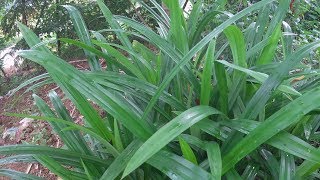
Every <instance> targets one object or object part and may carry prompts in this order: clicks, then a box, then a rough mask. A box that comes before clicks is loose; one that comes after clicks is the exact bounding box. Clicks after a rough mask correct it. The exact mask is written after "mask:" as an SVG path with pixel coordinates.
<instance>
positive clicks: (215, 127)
mask: <svg viewBox="0 0 320 180" xmlns="http://www.w3.org/2000/svg"><path fill="white" fill-rule="evenodd" d="M151 2H152V6H148V5H146V4H144V3H143V1H140V3H141V6H143V7H144V8H146V10H147V11H148V12H149V13H150V15H152V16H153V17H154V18H155V20H156V21H157V23H158V28H157V30H158V31H157V32H155V31H153V30H152V29H151V28H149V27H147V26H146V25H144V24H141V23H139V22H137V21H135V20H132V19H130V18H127V17H123V16H115V15H113V14H112V13H111V12H110V10H109V9H108V7H107V6H106V5H105V4H104V3H103V1H102V0H97V3H98V5H99V7H100V9H101V11H102V13H103V15H104V16H105V18H106V20H107V22H108V23H109V25H110V26H111V29H110V30H109V31H112V32H114V33H115V34H116V35H117V37H118V38H119V40H120V42H121V44H114V43H110V42H108V41H106V38H105V37H104V36H103V35H102V34H101V33H100V32H99V31H95V32H92V34H89V31H88V30H87V27H86V25H85V23H84V22H83V20H82V18H81V16H80V13H79V11H77V10H76V8H74V7H72V6H64V7H65V8H66V9H67V10H68V12H69V13H70V15H71V17H72V18H71V19H72V20H73V24H75V25H76V26H75V28H76V31H77V33H78V37H79V39H80V40H73V39H66V38H62V39H60V40H61V41H63V42H66V43H70V44H73V45H76V46H78V47H81V48H83V50H84V52H85V54H86V55H87V58H88V63H89V65H90V68H91V70H90V71H79V70H77V69H75V68H74V67H73V66H71V65H70V64H68V63H67V62H66V61H64V60H63V59H61V58H59V57H57V56H56V55H54V54H53V53H52V52H50V50H49V49H48V48H47V47H46V46H44V45H43V44H42V43H41V41H40V39H39V38H38V37H37V36H36V35H35V34H34V33H32V31H31V30H30V29H28V28H27V27H26V26H24V25H23V24H19V28H20V30H21V32H22V34H23V36H24V38H25V40H26V42H27V43H28V44H29V46H30V47H31V50H24V51H21V52H20V53H19V54H20V55H21V56H22V57H24V58H27V59H30V60H32V61H34V62H36V63H39V64H40V65H41V66H43V67H44V68H45V69H46V70H47V72H48V73H47V74H43V75H41V76H38V77H36V78H33V79H30V80H29V81H27V82H26V83H24V84H22V85H21V86H20V87H19V88H21V87H23V86H25V85H27V84H32V83H34V82H35V84H33V85H32V86H31V87H30V88H31V89H32V87H35V86H39V85H42V84H46V83H53V82H54V83H56V84H57V85H58V86H59V87H60V88H61V89H62V90H63V92H64V94H65V98H68V99H70V100H71V101H72V102H73V103H74V105H75V106H76V107H77V108H78V110H79V111H80V113H81V114H82V115H83V116H84V121H85V123H84V124H85V125H83V126H80V125H77V124H75V123H74V122H73V120H72V118H71V117H70V115H69V114H68V111H67V110H66V108H65V107H64V106H63V103H62V100H61V99H60V98H59V96H58V95H57V94H56V93H55V92H54V91H52V92H50V93H49V97H50V100H51V102H52V105H53V109H50V107H49V106H48V105H47V104H46V103H45V102H44V101H43V100H42V99H41V98H40V97H38V96H37V95H36V94H34V95H33V97H34V99H35V104H36V106H37V107H38V108H39V109H40V111H41V112H42V115H43V116H28V117H31V118H34V119H38V120H45V121H48V122H50V124H51V126H52V127H53V129H54V130H55V132H56V133H57V134H58V135H59V136H60V138H61V140H62V141H63V142H64V144H65V147H64V148H61V149H56V148H52V147H46V146H39V145H30V144H27V145H26V144H24V145H14V146H3V147H0V154H1V155H9V154H10V155H12V154H14V155H13V156H8V157H6V158H3V159H2V162H4V163H5V162H16V161H23V162H40V163H41V164H43V165H44V166H46V167H47V168H49V169H50V170H51V171H52V172H54V173H55V174H57V175H58V176H60V177H62V178H63V179H99V178H100V179H119V178H121V177H122V178H128V179H167V178H170V179H221V178H223V179H295V178H296V179H306V178H316V177H319V172H318V169H319V168H320V165H319V164H320V151H319V149H318V148H317V147H318V142H319V130H318V128H319V126H320V123H319V117H320V116H319V109H318V108H319V106H320V105H319V103H318V102H319V101H320V88H319V87H318V82H319V80H320V79H319V77H318V75H319V69H312V68H314V67H311V69H310V67H308V66H306V65H305V64H303V63H301V61H308V60H310V61H311V60H314V59H312V58H313V57H310V56H308V55H309V53H310V52H313V51H316V50H317V49H318V48H319V47H320V42H319V41H316V42H312V43H307V44H305V45H303V46H300V47H293V43H292V42H293V37H294V36H292V35H291V33H290V32H289V31H290V29H291V28H290V25H289V24H288V23H286V22H284V21H283V20H284V19H285V17H286V15H287V12H288V11H289V6H290V1H287V0H284V1H279V2H277V1H272V0H262V1H259V2H256V3H254V4H252V5H250V6H248V7H246V8H244V9H243V10H241V11H240V12H238V13H236V14H234V15H231V14H230V13H226V12H225V11H223V12H222V11H220V10H217V9H215V8H214V7H213V9H211V10H209V11H202V10H201V9H202V5H203V2H202V1H197V2H196V3H194V4H193V9H192V11H191V12H190V13H189V14H184V13H183V9H182V8H181V7H180V5H179V1H178V0H165V1H164V3H165V4H166V7H168V9H169V14H170V16H169V15H168V14H167V13H166V12H165V10H164V9H163V8H162V6H160V5H159V4H158V3H157V2H156V1H155V0H151ZM219 8H220V7H219ZM257 11H259V13H258V14H256V16H257V17H256V18H248V17H249V16H252V15H253V14H254V13H255V12H257ZM270 14H271V15H272V18H270V17H269V15H270ZM224 15H227V16H229V17H228V18H226V20H225V21H223V22H221V23H217V22H215V23H211V20H212V19H214V18H215V17H217V16H219V17H222V16H224ZM248 19H249V20H250V21H251V22H248ZM235 23H236V24H237V25H235ZM120 24H121V25H126V26H128V27H130V28H131V29H132V31H124V30H123V29H122V28H121V25H120ZM240 24H242V28H240V27H239V26H238V25H240ZM131 36H138V37H139V38H140V39H143V40H144V43H145V44H143V43H140V42H138V41H133V42H131V41H130V40H129V37H131ZM91 37H94V38H91ZM148 47H150V48H151V49H152V50H150V49H149V48H148ZM123 51H125V52H126V54H128V56H125V55H123V54H122V53H121V52H123ZM98 58H103V59H105V61H106V64H107V67H106V70H103V68H102V67H101V65H100V63H99V61H98ZM39 81H40V82H39ZM19 88H18V89H19ZM18 89H17V90H18ZM90 102H94V103H95V104H97V105H98V106H99V107H100V108H102V109H103V110H104V111H106V112H107V116H106V117H104V118H103V117H101V116H100V115H99V114H98V113H97V111H96V110H95V109H94V108H93V106H92V105H91V103H90ZM15 116H21V117H26V115H17V114H15ZM0 173H1V174H3V175H6V176H10V177H13V178H35V177H33V176H30V175H25V174H22V173H19V172H15V171H11V170H6V169H2V170H0Z"/></svg>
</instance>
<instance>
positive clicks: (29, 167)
mask: <svg viewBox="0 0 320 180" xmlns="http://www.w3.org/2000/svg"><path fill="white" fill-rule="evenodd" d="M32 166H33V164H29V165H28V167H27V170H26V171H25V173H26V174H29V172H30V170H31V167H32Z"/></svg>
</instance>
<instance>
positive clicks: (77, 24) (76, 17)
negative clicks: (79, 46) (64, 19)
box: [63, 5, 101, 71]
mask: <svg viewBox="0 0 320 180" xmlns="http://www.w3.org/2000/svg"><path fill="white" fill-rule="evenodd" d="M63 7H64V8H66V9H67V10H68V12H69V14H70V17H71V20H72V22H73V25H74V28H75V30H76V32H77V34H78V37H79V38H80V40H81V41H82V42H84V43H85V44H87V45H88V46H92V42H91V38H90V35H89V31H88V28H87V26H86V24H85V22H84V20H83V18H82V16H81V14H80V12H79V11H78V10H77V9H76V8H75V7H73V6H71V5H63ZM84 52H85V54H86V55H87V57H88V58H89V66H90V68H91V70H95V71H99V70H101V65H100V63H99V60H98V59H97V58H96V56H95V55H94V54H92V53H90V52H88V51H87V50H84Z"/></svg>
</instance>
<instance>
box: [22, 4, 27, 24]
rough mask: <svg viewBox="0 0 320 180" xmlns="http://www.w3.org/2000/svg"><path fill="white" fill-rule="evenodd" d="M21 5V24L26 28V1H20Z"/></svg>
mask: <svg viewBox="0 0 320 180" xmlns="http://www.w3.org/2000/svg"><path fill="white" fill-rule="evenodd" d="M21 4H22V19H21V21H22V23H23V24H24V25H26V26H28V19H27V18H28V17H27V10H26V0H22V1H21Z"/></svg>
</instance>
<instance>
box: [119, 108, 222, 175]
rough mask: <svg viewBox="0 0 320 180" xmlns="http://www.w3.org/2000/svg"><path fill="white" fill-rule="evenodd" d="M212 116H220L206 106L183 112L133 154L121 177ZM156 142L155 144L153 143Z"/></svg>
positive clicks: (217, 112)
mask: <svg viewBox="0 0 320 180" xmlns="http://www.w3.org/2000/svg"><path fill="white" fill-rule="evenodd" d="M212 114H221V113H220V112H219V111H217V110H216V109H214V108H211V107H208V106H197V107H193V108H190V109H189V110H187V111H185V112H183V113H182V114H180V115H179V116H178V117H176V118H174V119H173V120H171V121H170V122H169V123H167V124H166V125H164V126H163V127H162V128H161V129H159V130H158V131H157V132H156V133H154V134H153V135H152V136H151V137H150V138H149V139H148V140H147V141H146V142H145V143H144V144H143V145H142V146H141V147H140V148H139V150H138V151H137V152H136V153H135V154H134V156H133V157H132V158H131V160H130V161H129V163H128V165H127V167H126V169H125V171H124V173H123V177H125V176H127V175H128V174H129V173H131V172H132V171H133V170H135V169H136V168H137V167H139V166H140V165H141V164H143V163H144V162H145V161H146V160H148V159H149V158H150V157H152V156H153V155H154V154H155V153H157V152H158V151H159V150H161V148H163V147H164V146H166V145H167V144H168V143H169V142H170V141H172V140H173V139H174V138H175V137H177V136H178V135H180V134H181V133H182V132H183V131H185V130H186V129H188V128H189V127H191V126H192V125H194V124H195V123H197V122H199V121H201V120H202V119H204V118H206V117H208V116H209V115H212ZM155 142H156V143H155Z"/></svg>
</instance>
